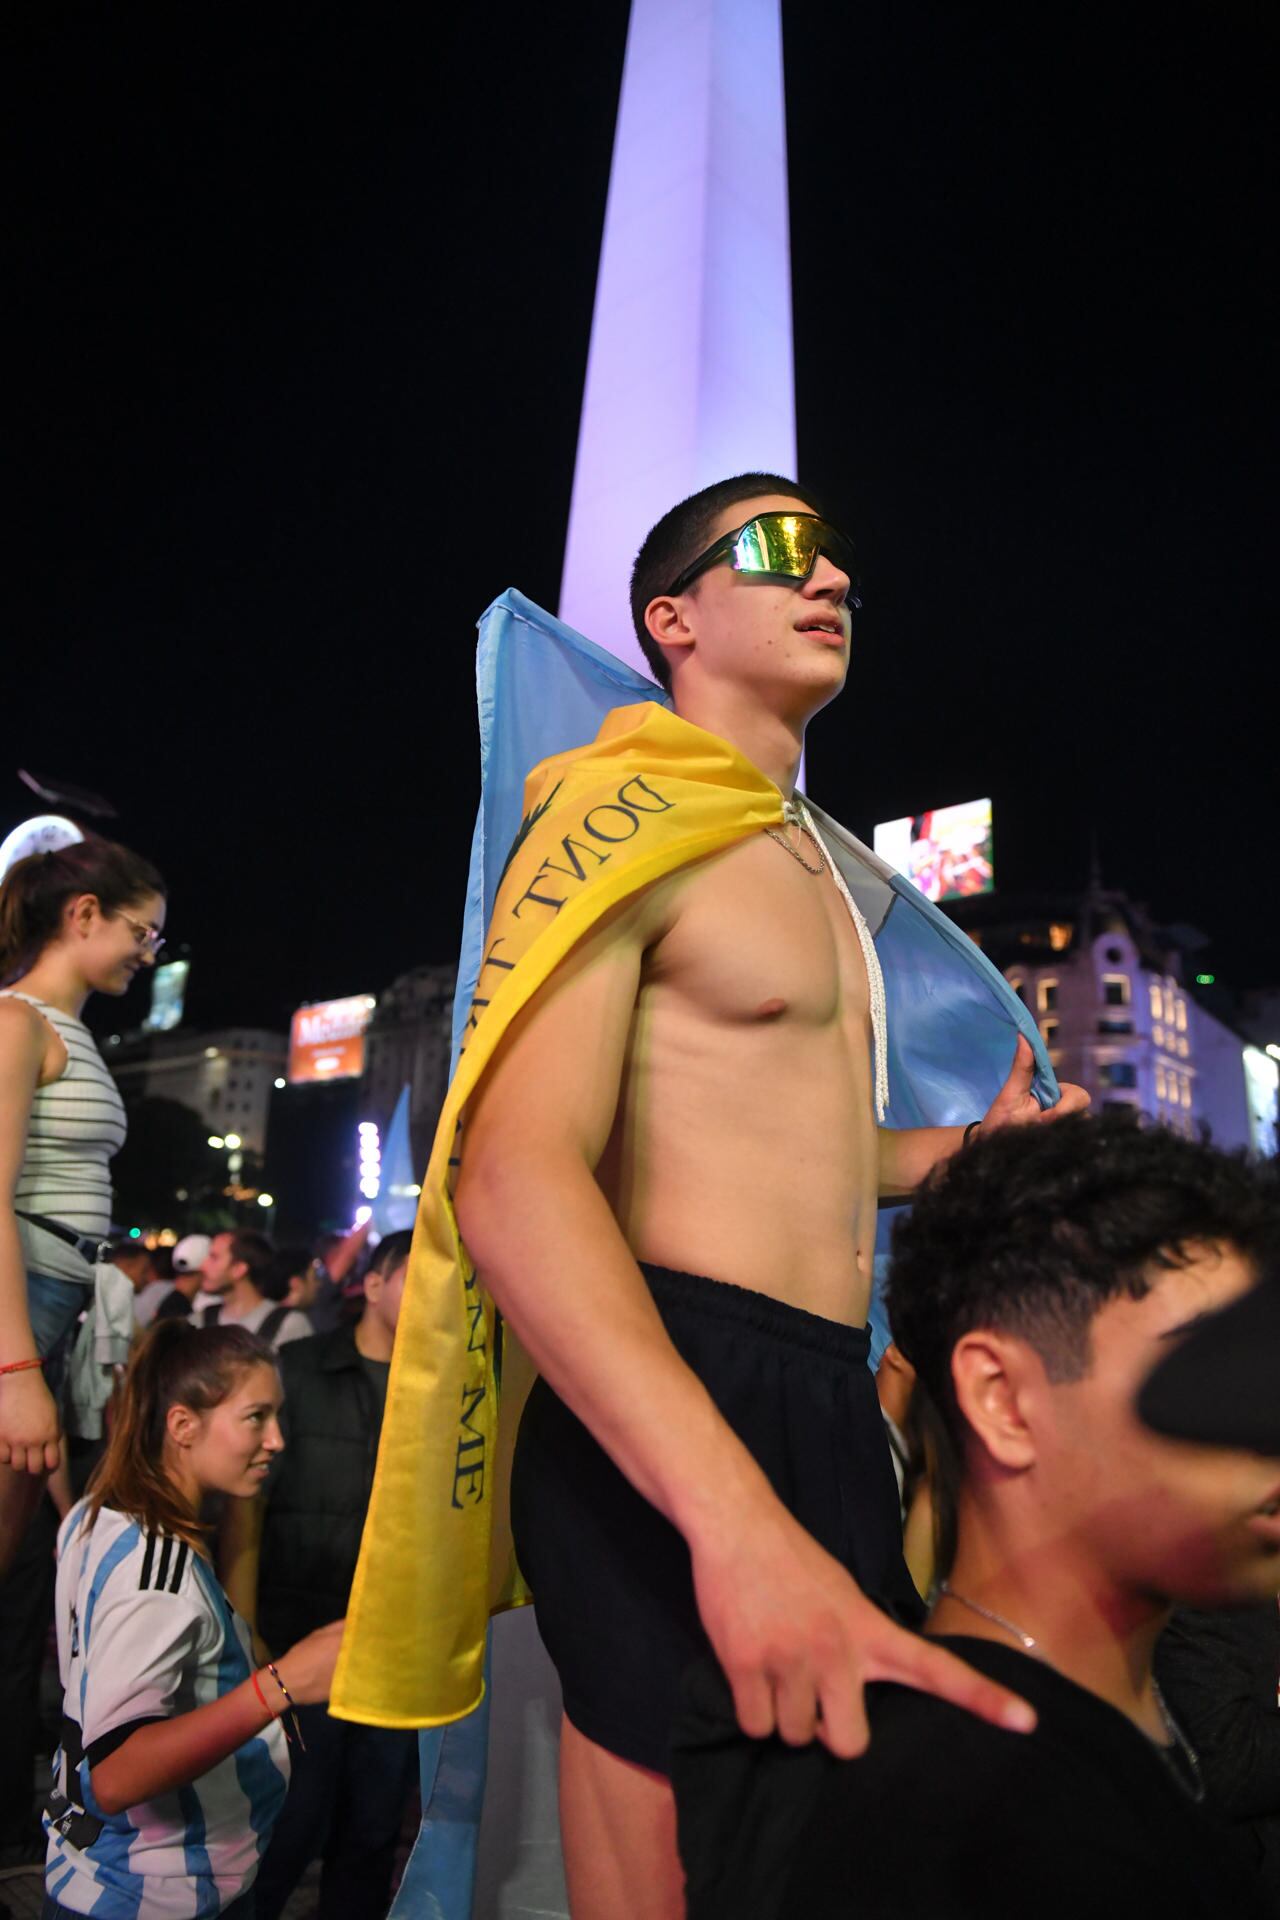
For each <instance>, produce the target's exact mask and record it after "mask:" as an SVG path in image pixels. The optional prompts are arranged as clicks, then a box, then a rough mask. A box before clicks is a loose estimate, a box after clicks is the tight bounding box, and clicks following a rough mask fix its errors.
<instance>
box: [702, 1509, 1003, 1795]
mask: <svg viewBox="0 0 1280 1920" xmlns="http://www.w3.org/2000/svg"><path fill="white" fill-rule="evenodd" d="M693 1577H694V1586H695V1589H696V1592H697V1597H698V1611H699V1613H700V1614H701V1616H702V1622H703V1625H704V1626H705V1628H706V1630H707V1633H708V1636H709V1637H710V1640H711V1644H712V1646H713V1647H714V1648H715V1651H716V1655H717V1657H718V1658H719V1661H720V1664H721V1666H722V1667H723V1668H724V1671H725V1674H726V1676H727V1677H728V1681H729V1684H730V1686H731V1687H732V1689H733V1699H734V1706H735V1708H736V1710H737V1715H738V1723H739V1725H740V1726H741V1728H742V1730H743V1732H744V1733H747V1734H750V1735H751V1736H752V1737H753V1738H756V1739H763V1738H764V1737H765V1736H766V1735H768V1734H771V1733H773V1732H775V1731H776V1732H777V1733H778V1734H780V1735H781V1737H782V1739H784V1740H785V1741H786V1742H787V1743H788V1745H790V1746H805V1745H807V1744H808V1742H809V1741H811V1740H813V1739H814V1738H817V1739H819V1740H821V1741H822V1742H823V1744H824V1746H826V1747H828V1748H829V1749H830V1751H831V1752H832V1753H834V1754H836V1755H837V1756H838V1757H840V1758H841V1759H845V1760H852V1759H854V1758H855V1757H856V1756H857V1755H858V1754H860V1753H862V1752H863V1751H864V1749H865V1748H866V1745H867V1741H868V1737H869V1736H868V1729H867V1716H866V1709H865V1707H864V1705H863V1688H864V1687H865V1686H866V1684H867V1682H868V1681H870V1680H895V1681H897V1682H898V1683H899V1684H900V1685H902V1686H908V1687H919V1688H920V1689H921V1690H922V1691H923V1692H925V1693H933V1694H937V1695H938V1696H939V1698H941V1699H943V1700H950V1701H951V1702H953V1704H954V1705H956V1706H958V1707H963V1708H965V1709H966V1710H967V1711H968V1712H970V1713H975V1714H977V1715H978V1717H979V1719H982V1720H989V1721H990V1722H991V1723H992V1725H994V1726H998V1727H1004V1728H1007V1729H1008V1730H1009V1731H1010V1732H1013V1733H1029V1732H1030V1731H1031V1729H1032V1727H1033V1726H1034V1725H1035V1714H1034V1713H1033V1711H1032V1709H1031V1708H1030V1707H1029V1706H1028V1705H1027V1704H1026V1702H1025V1701H1024V1700H1019V1699H1018V1697H1017V1696H1016V1695H1015V1694H1012V1693H1008V1692H1006V1690H1005V1689H1004V1688H1003V1687H998V1686H996V1685H995V1683H994V1682H993V1681H991V1680H988V1679H986V1678H985V1677H984V1676H983V1675H981V1674H978V1673H975V1672H974V1671H973V1669H972V1668H971V1667H967V1666H965V1665H964V1663H963V1661H960V1660H957V1659H956V1658H955V1656H954V1655H953V1654H950V1653H947V1652H946V1651H945V1650H944V1649H943V1648H941V1647H936V1646H932V1645H930V1643H929V1641H928V1640H925V1639H922V1638H921V1637H920V1636H919V1635H918V1634H914V1633H908V1632H907V1631H906V1630H905V1629H904V1628H902V1627H899V1626H896V1625H895V1624H894V1622H893V1621H892V1620H890V1619H889V1618H888V1617H887V1615H885V1614H883V1613H881V1612H880V1610H879V1608H878V1607H875V1606H873V1605H872V1604H871V1602H870V1601H869V1600H868V1599H867V1598H866V1596H865V1595H864V1594H863V1593H861V1592H860V1591H859V1590H858V1587H857V1585H856V1584H855V1582H854V1581H853V1580H852V1578H851V1577H850V1576H849V1574H847V1573H846V1572H845V1570H844V1568H843V1567H842V1566H840V1564H839V1563H838V1561H836V1560H833V1559H832V1558H831V1556H830V1554H828V1553H825V1552H824V1551H823V1549H822V1548H821V1547H820V1546H819V1545H818V1544H817V1542H816V1541H815V1540H813V1539H812V1538H811V1537H810V1536H809V1535H808V1534H807V1533H806V1532H805V1531H804V1529H803V1528H802V1527H801V1526H800V1525H799V1523H798V1522H797V1521H795V1520H793V1519H792V1518H791V1516H790V1514H788V1513H787V1512H786V1511H785V1509H784V1508H782V1507H781V1506H777V1507H776V1508H773V1509H771V1510H769V1511H766V1512H764V1513H762V1514H759V1515H758V1517H757V1518H756V1520H755V1522H754V1524H752V1525H751V1526H750V1527H740V1528H734V1529H733V1538H732V1539H731V1540H729V1539H725V1538H722V1539H720V1540H718V1541H717V1542H715V1543H713V1544H711V1545H710V1546H708V1545H706V1544H703V1545H700V1546H696V1547H694V1549H693Z"/></svg>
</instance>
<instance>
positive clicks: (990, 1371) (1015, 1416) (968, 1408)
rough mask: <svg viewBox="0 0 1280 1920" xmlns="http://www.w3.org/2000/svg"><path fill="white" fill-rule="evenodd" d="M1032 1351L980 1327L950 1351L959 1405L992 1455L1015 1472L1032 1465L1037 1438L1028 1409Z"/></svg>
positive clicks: (1007, 1468) (960, 1340)
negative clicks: (1025, 1402)
mask: <svg viewBox="0 0 1280 1920" xmlns="http://www.w3.org/2000/svg"><path fill="white" fill-rule="evenodd" d="M1031 1358H1032V1356H1031V1350H1030V1348H1029V1347H1028V1346H1027V1344H1026V1342H1025V1341H1022V1340H1013V1339H1010V1338H1009V1337H1008V1336H1007V1335H1005V1334H1001V1333H992V1332H990V1331H987V1330H981V1329H980V1330H978V1331H976V1332H973V1333H966V1334H964V1335H963V1337H962V1338H961V1339H959V1340H957V1342H956V1344H955V1347H954V1348H953V1350H952V1354H951V1382H952V1386H953V1388H954V1390H955V1396H956V1404H957V1405H958V1407H959V1409H960V1412H961V1413H962V1414H963V1415H964V1418H965V1420H966V1421H967V1422H968V1424H969V1426H970V1427H971V1428H972V1429H973V1434H974V1438H975V1439H976V1440H977V1441H978V1442H979V1443H980V1445H981V1446H982V1448H983V1449H984V1450H985V1452H986V1453H987V1454H989V1455H990V1457H991V1459H992V1460H993V1461H994V1462H995V1463H996V1464H997V1465H998V1466H1001V1467H1004V1468H1005V1469H1006V1470H1008V1471H1009V1472H1012V1473H1020V1472H1023V1471H1025V1469H1026V1468H1028V1467H1031V1466H1034V1465H1035V1460H1036V1447H1035V1436H1034V1434H1033V1432H1032V1429H1031V1427H1030V1425H1029V1424H1028V1422H1027V1419H1026V1415H1025V1408H1024V1399H1025V1389H1026V1387H1027V1386H1028V1385H1029V1363H1030V1361H1031Z"/></svg>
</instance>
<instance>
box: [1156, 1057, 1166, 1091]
mask: <svg viewBox="0 0 1280 1920" xmlns="http://www.w3.org/2000/svg"><path fill="white" fill-rule="evenodd" d="M1164 1097H1165V1091H1164V1068H1163V1067H1162V1066H1161V1064H1160V1062H1159V1061H1157V1062H1156V1099H1157V1100H1163V1099H1164Z"/></svg>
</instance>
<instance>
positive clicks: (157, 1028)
mask: <svg viewBox="0 0 1280 1920" xmlns="http://www.w3.org/2000/svg"><path fill="white" fill-rule="evenodd" d="M190 971H191V962H190V961H189V960H167V961H166V962H165V964H164V966H162V967H157V968H156V970H155V972H154V973H153V974H152V976H151V1010H150V1012H149V1013H148V1015H147V1017H146V1019H145V1020H144V1021H143V1023H142V1024H143V1027H144V1028H145V1029H146V1031H147V1032H148V1033H170V1032H172V1030H173V1028H174V1027H176V1026H180V1025H181V1023H182V1009H183V1005H184V1003H185V1001H186V997H187V975H188V974H189V973H190Z"/></svg>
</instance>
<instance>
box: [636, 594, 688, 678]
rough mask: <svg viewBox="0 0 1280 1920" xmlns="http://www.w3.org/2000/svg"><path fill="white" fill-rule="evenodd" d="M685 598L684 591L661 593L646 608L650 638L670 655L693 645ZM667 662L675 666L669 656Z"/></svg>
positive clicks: (646, 620)
mask: <svg viewBox="0 0 1280 1920" xmlns="http://www.w3.org/2000/svg"><path fill="white" fill-rule="evenodd" d="M685 600H686V596H685V595H684V594H683V593H680V594H675V595H672V594H668V593H660V594H659V595H658V597H657V599H656V600H651V601H650V602H649V604H648V606H647V607H646V608H645V610H644V623H645V625H646V627H648V629H649V636H650V638H651V639H652V640H655V641H656V642H657V644H658V645H659V646H660V647H661V648H663V650H664V651H665V652H666V653H667V654H668V656H670V654H671V653H673V652H675V653H677V654H678V653H679V651H680V650H682V649H685V650H687V649H690V648H692V646H693V629H692V628H691V627H690V625H689V623H688V621H687V620H686V618H685V611H686V609H685ZM667 664H668V665H669V666H674V665H675V662H674V661H673V660H671V659H670V657H668V662H667Z"/></svg>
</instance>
